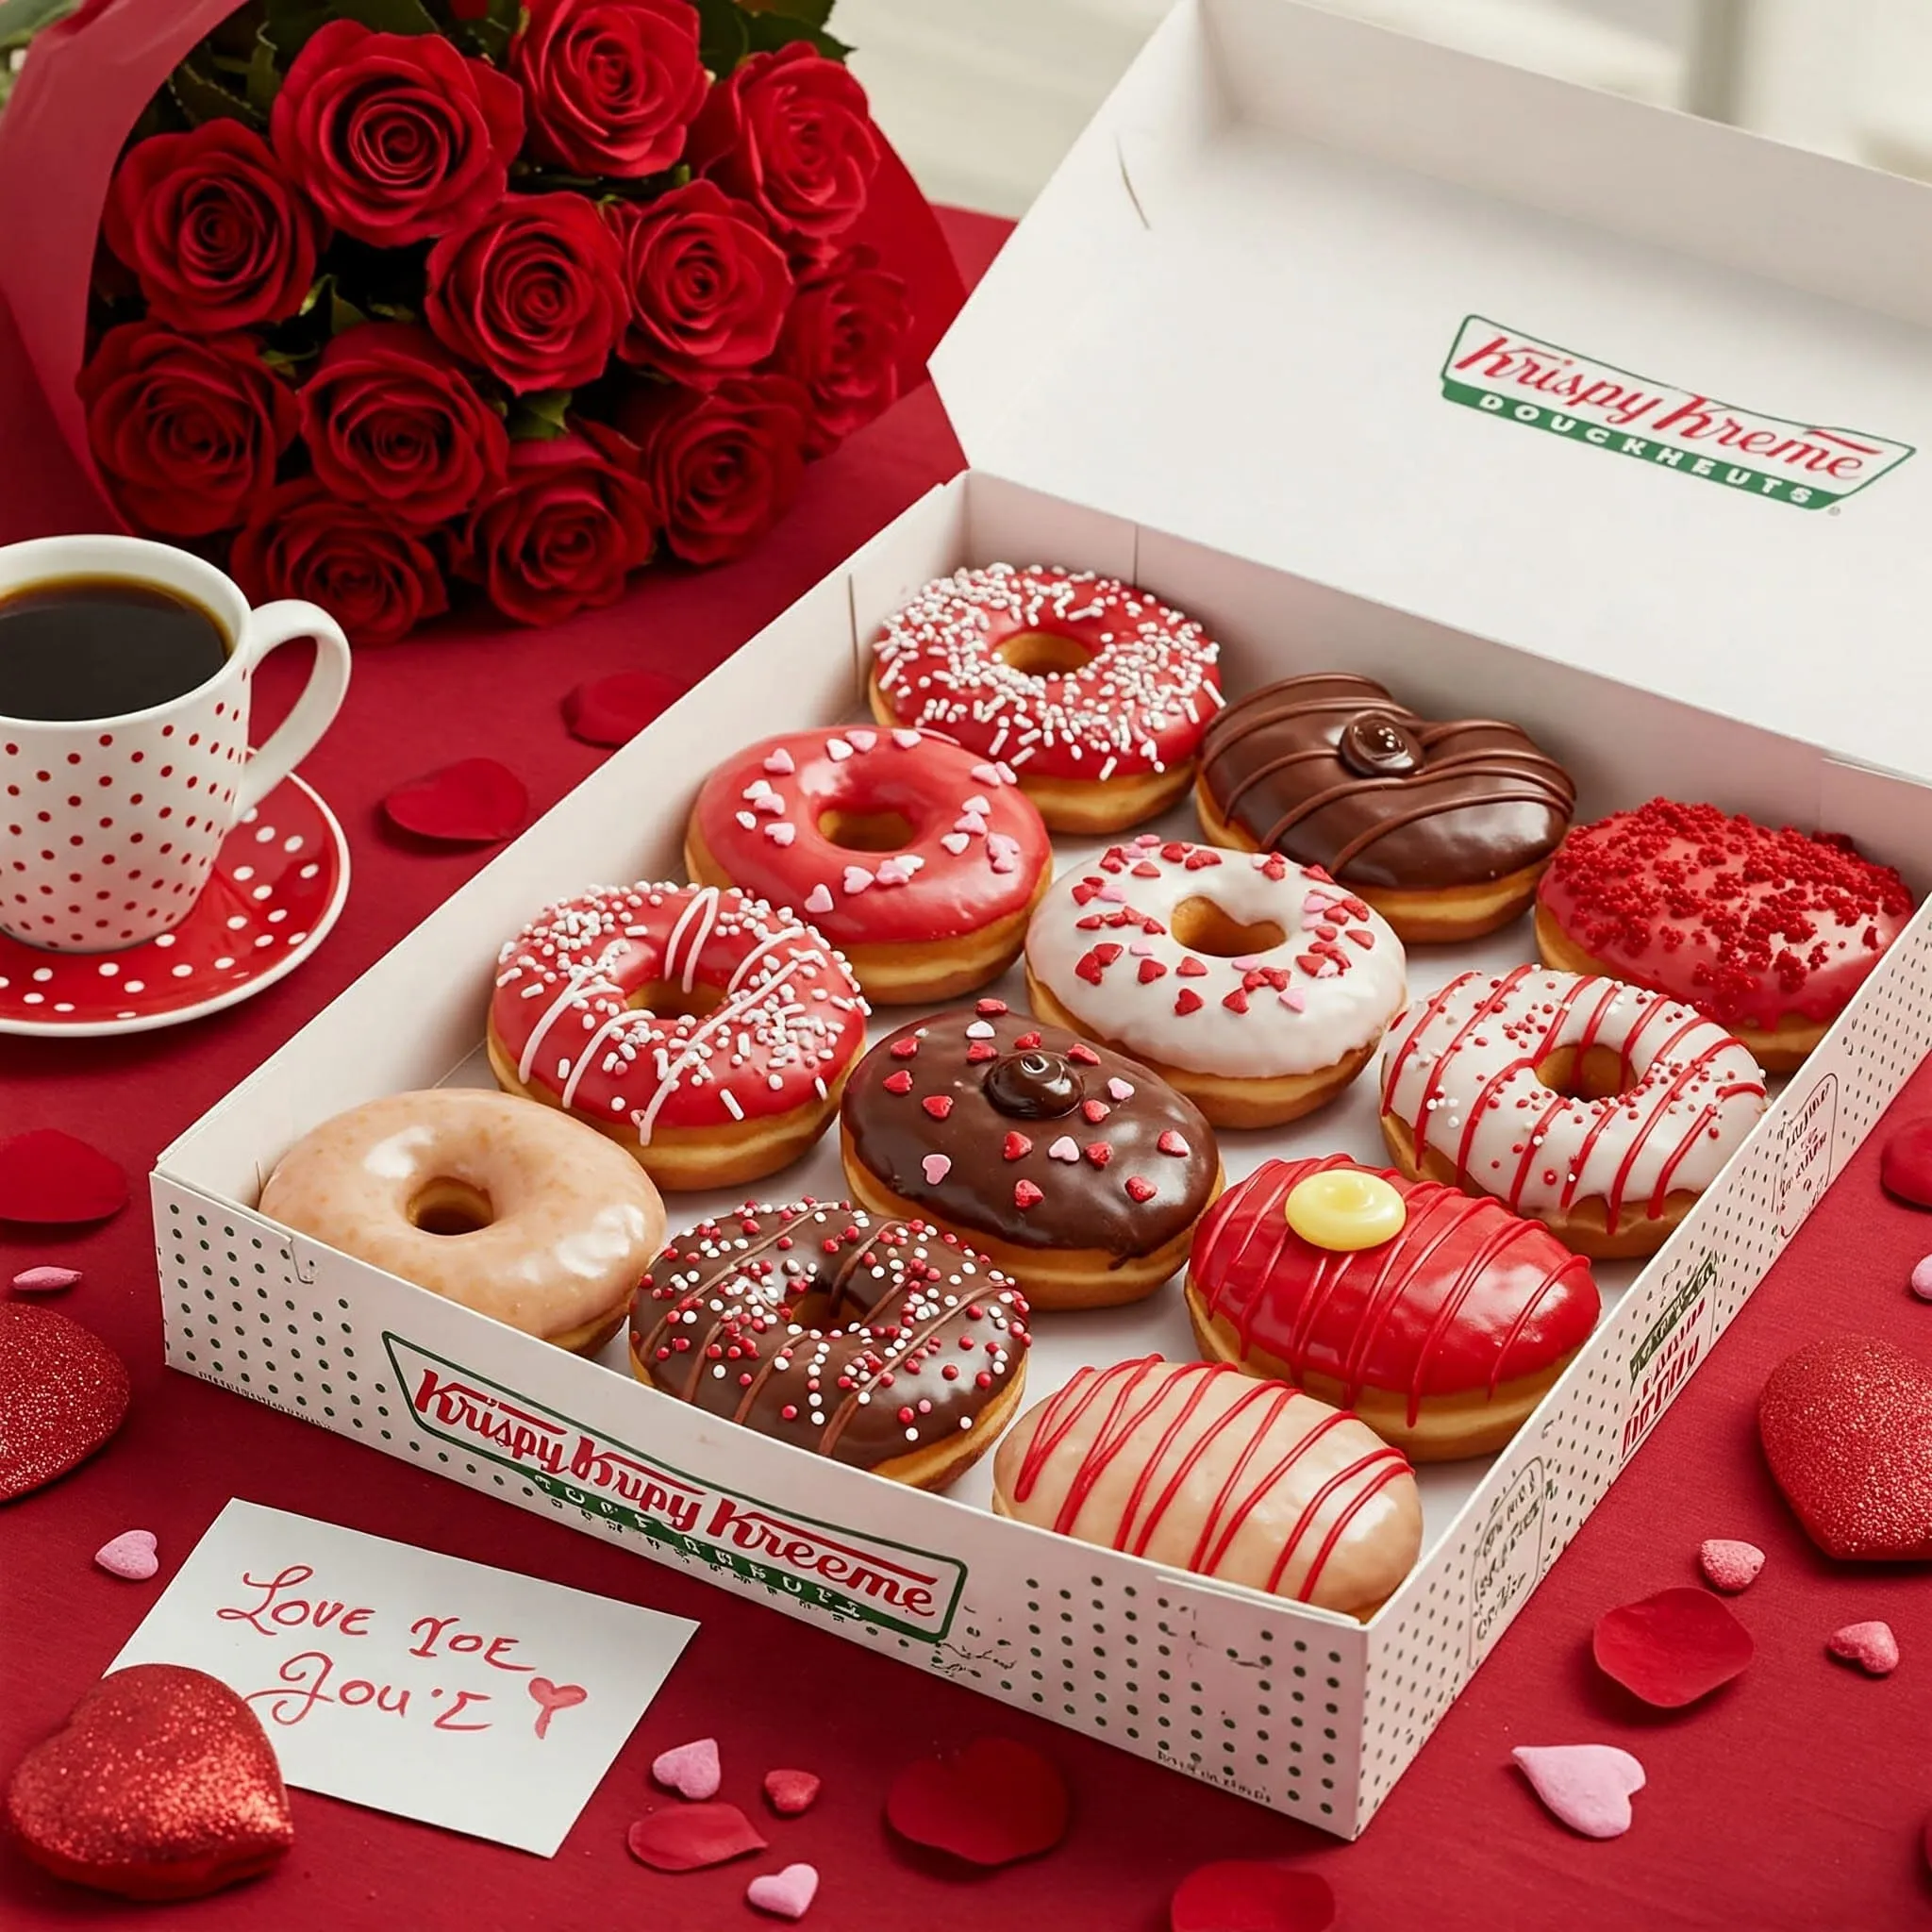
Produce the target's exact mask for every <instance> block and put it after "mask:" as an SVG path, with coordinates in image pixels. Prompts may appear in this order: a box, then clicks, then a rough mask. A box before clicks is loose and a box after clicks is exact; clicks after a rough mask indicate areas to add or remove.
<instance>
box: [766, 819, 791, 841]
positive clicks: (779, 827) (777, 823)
mask: <svg viewBox="0 0 1932 1932" xmlns="http://www.w3.org/2000/svg"><path fill="white" fill-rule="evenodd" d="M765 837H766V838H768V839H769V840H770V841H772V843H773V844H774V845H778V846H785V845H789V844H791V841H792V840H794V839H795V838H797V837H798V827H797V826H796V825H794V824H792V823H791V820H790V819H777V820H774V822H773V823H772V824H769V825H767V826H766V827H765Z"/></svg>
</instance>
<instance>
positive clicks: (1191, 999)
mask: <svg viewBox="0 0 1932 1932" xmlns="http://www.w3.org/2000/svg"><path fill="white" fill-rule="evenodd" d="M1026 984H1027V988H1028V992H1029V995H1030V999H1031V1003H1032V1007H1033V1010H1034V1011H1035V1012H1036V1013H1038V1014H1039V1015H1040V1017H1041V1019H1042V1020H1050V1021H1052V1022H1053V1023H1054V1024H1056V1025H1058V1026H1066V1027H1070V1028H1072V1029H1073V1030H1074V1032H1077V1033H1080V1034H1084V1035H1085V1036H1086V1038H1088V1039H1089V1040H1098V1041H1105V1042H1106V1043H1107V1044H1108V1045H1109V1046H1111V1047H1113V1048H1115V1049H1116V1050H1117V1051H1119V1052H1121V1053H1125V1054H1131V1055H1132V1056H1133V1057H1134V1058H1136V1059H1138V1060H1141V1061H1144V1062H1145V1063H1146V1064H1147V1065H1148V1066H1150V1067H1152V1068H1153V1069H1154V1070H1155V1072H1156V1073H1158V1074H1159V1075H1160V1076H1161V1078H1162V1079H1164V1080H1165V1081H1166V1082H1167V1083H1168V1084H1169V1085H1170V1086H1171V1087H1176V1088H1178V1089H1179V1090H1180V1091H1181V1092H1183V1093H1185V1094H1186V1095H1187V1096H1188V1098H1189V1099H1190V1100H1191V1101H1192V1102H1193V1103H1194V1105H1195V1106H1196V1107H1198V1108H1200V1109H1201V1111H1202V1112H1203V1113H1205V1114H1206V1115H1207V1116H1208V1119H1209V1120H1210V1121H1212V1122H1213V1123H1214V1124H1215V1125H1216V1126H1217V1127H1264V1126H1272V1125H1274V1124H1278V1123H1280V1122H1282V1121H1291V1120H1295V1119H1298V1118H1299V1117H1300V1116H1301V1115H1303V1114H1306V1113H1310V1112H1312V1111H1313V1110H1314V1109H1315V1108H1318V1107H1320V1106H1322V1105H1323V1104H1324V1102H1326V1101H1328V1100H1331V1099H1333V1098H1334V1097H1335V1095H1336V1094H1338V1093H1340V1092H1341V1091H1342V1089H1343V1088H1345V1087H1346V1086H1347V1085H1348V1083H1349V1082H1350V1081H1351V1080H1353V1079H1354V1078H1355V1076H1356V1074H1358V1073H1359V1072H1360V1071H1361V1069H1362V1068H1363V1067H1365V1066H1366V1065H1367V1064H1368V1062H1369V1060H1370V1058H1371V1057H1372V1056H1373V1055H1374V1051H1375V1046H1376V1043H1377V1042H1378V1041H1380V1040H1381V1038H1382V1035H1383V1033H1384V1031H1385V1030H1386V1029H1387V1027H1388V1024H1389V1023H1390V1021H1391V1020H1392V1019H1393V1018H1394V1017H1395V1015H1396V1014H1397V1013H1399V1012H1400V1011H1401V1010H1402V1008H1403V1005H1404V1003H1405V1001H1406V1000H1407V976H1406V962H1405V959H1404V955H1403V950H1402V942H1401V941H1400V940H1398V939H1397V938H1396V937H1395V934H1394V932H1393V931H1392V930H1391V927H1390V925H1389V924H1388V922H1387V921H1386V920H1385V919H1383V917H1382V916H1381V914H1380V913H1378V912H1375V911H1374V910H1373V909H1371V908H1370V907H1369V906H1367V905H1366V904H1365V903H1364V902H1363V901H1362V900H1360V899H1358V898H1357V897H1356V895H1355V894H1354V893H1353V892H1351V891H1349V890H1348V889H1347V888H1346V887H1345V886H1338V885H1337V884H1336V883H1335V882H1334V881H1333V880H1332V879H1331V878H1330V877H1329V876H1328V874H1326V873H1324V872H1321V871H1318V870H1311V869H1308V868H1306V867H1303V866H1299V865H1296V864H1294V863H1293V862H1292V861H1291V860H1289V859H1286V858H1282V857H1281V856H1280V855H1279V854H1278V853H1274V852H1223V851H1217V850H1216V849H1215V848H1214V847H1213V846H1211V845H1190V844H1187V843H1184V842H1183V841H1179V840H1174V839H1170V840H1164V841H1163V840H1161V839H1160V838H1158V837H1157V836H1156V835H1155V834H1154V833H1151V832H1143V833H1142V834H1141V836H1140V837H1139V838H1138V839H1136V840H1134V841H1132V842H1131V843H1129V844H1122V845H1114V846H1110V847H1109V848H1108V850H1107V851H1106V852H1103V853H1102V854H1101V855H1100V857H1099V858H1098V859H1096V860H1095V861H1094V862H1093V864H1092V865H1091V867H1085V866H1076V867H1075V868H1074V870H1072V871H1071V872H1067V873H1063V874H1061V875H1060V876H1059V878H1058V879H1057V880H1056V881H1055V882H1054V887H1053V890H1052V891H1050V892H1049V893H1048V894H1047V896H1046V898H1045V899H1044V900H1043V901H1042V902H1041V907H1040V910H1039V911H1038V912H1036V913H1035V914H1034V915H1033V924H1031V925H1030V926H1029V927H1028V928H1027V932H1026Z"/></svg>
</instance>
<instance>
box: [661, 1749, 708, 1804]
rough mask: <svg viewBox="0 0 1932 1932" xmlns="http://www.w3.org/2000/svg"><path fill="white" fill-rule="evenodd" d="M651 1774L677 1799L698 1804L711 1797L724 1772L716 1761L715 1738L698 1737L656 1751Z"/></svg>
mask: <svg viewBox="0 0 1932 1932" xmlns="http://www.w3.org/2000/svg"><path fill="white" fill-rule="evenodd" d="M651 1775H652V1776H653V1777H654V1778H656V1779H657V1781H658V1783H659V1784H660V1785H662V1786H663V1787H664V1789H665V1790H667V1791H675V1792H676V1793H677V1795H678V1796H679V1797H680V1798H692V1799H696V1800H699V1801H702V1800H704V1799H706V1798H715V1797H716V1796H717V1795H718V1787H719V1786H720V1785H722V1784H723V1783H724V1766H723V1765H721V1764H720V1763H719V1761H718V1740H717V1739H716V1738H699V1739H696V1740H694V1741H692V1742H691V1743H689V1744H679V1745H677V1746H675V1748H674V1749H672V1750H669V1751H664V1752H660V1753H659V1754H658V1757H656V1758H655V1759H654V1760H653V1761H652V1764H651Z"/></svg>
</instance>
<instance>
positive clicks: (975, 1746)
mask: <svg viewBox="0 0 1932 1932" xmlns="http://www.w3.org/2000/svg"><path fill="white" fill-rule="evenodd" d="M1067 1816H1068V1805H1067V1787H1066V1784H1065V1782H1064V1781H1063V1780H1062V1778H1061V1777H1060V1774H1059V1773H1058V1771H1057V1770H1056V1769H1055V1768H1054V1766H1053V1764H1052V1763H1051V1761H1050V1760H1048V1759H1047V1758H1045V1757H1041V1755H1040V1753H1039V1752H1038V1751H1035V1750H1034V1749H1033V1748H1032V1747H1031V1746H1030V1745H1027V1744H1022V1743H1020V1742H1019V1741H1018V1740H1015V1739H1011V1738H975V1739H974V1740H973V1741H972V1742H971V1743H970V1744H968V1745H967V1746H966V1748H965V1749H964V1750H963V1751H960V1752H959V1753H958V1754H957V1755H956V1756H954V1757H925V1758H921V1759H920V1760H919V1761H918V1762H917V1763H914V1764H909V1765H908V1766H907V1767H906V1769H905V1770H904V1771H902V1772H901V1773H900V1774H899V1775H898V1776H897V1777H896V1778H894V1779H893V1780H892V1788H891V1790H890V1791H889V1792H888V1793H887V1795H886V1822H887V1824H890V1825H891V1827H892V1829H893V1830H894V1831H896V1832H897V1833H898V1834H899V1836H900V1837H901V1838H907V1839H910V1840H912V1842H913V1843H914V1844H920V1845H928V1846H930V1847H931V1848H932V1849H933V1850H935V1851H941V1852H950V1853H951V1854H952V1855H953V1857H956V1858H964V1859H965V1860H966V1861H967V1862H968V1863H969V1864H973V1865H1010V1864H1011V1863H1013V1862H1014V1860H1015V1859H1018V1858H1031V1857H1037V1856H1038V1855H1039V1854H1040V1853H1041V1852H1050V1851H1051V1850H1052V1849H1053V1848H1054V1846H1055V1845H1057V1844H1058V1843H1059V1841H1060V1840H1061V1839H1062V1838H1064V1837H1065V1836H1066V1830H1067Z"/></svg>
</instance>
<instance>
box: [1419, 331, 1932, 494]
mask: <svg viewBox="0 0 1932 1932" xmlns="http://www.w3.org/2000/svg"><path fill="white" fill-rule="evenodd" d="M1442 394H1443V396H1444V397H1445V398H1446V399H1447V400H1448V401H1450V402H1452V403H1460V404H1462V405H1464V406H1465V407H1466V408H1472V409H1479V410H1481V411H1482V412H1483V413H1484V414H1485V415H1490V416H1494V417H1496V418H1497V419H1498V420H1499V421H1501V422H1505V423H1520V424H1523V425H1524V426H1525V427H1527V428H1531V429H1542V430H1547V431H1548V432H1549V433H1550V434H1551V435H1553V436H1563V437H1568V438H1569V439H1570V440H1571V441H1574V442H1582V443H1587V444H1590V445H1591V446H1593V447H1595V448H1597V449H1606V450H1609V451H1610V452H1611V453H1612V454H1614V455H1616V456H1621V457H1629V458H1634V459H1635V460H1636V461H1638V462H1641V463H1650V464H1652V465H1654V466H1655V467H1657V468H1658V469H1665V470H1675V471H1676V472H1677V473H1678V474H1679V475H1685V476H1695V477H1699V478H1701V479H1702V480H1704V481H1705V482H1708V483H1716V484H1720V485H1722V486H1723V487H1724V489H1727V490H1736V491H1742V492H1743V493H1744V494H1746V495H1749V496H1760V497H1764V498H1766V499H1768V500H1769V501H1771V502H1773V503H1788V504H1790V505H1792V506H1793V507H1794V508H1799V509H1823V508H1826V507H1827V506H1829V505H1831V504H1835V503H1842V502H1843V501H1844V499H1845V498H1846V497H1848V496H1855V495H1857V492H1858V491H1860V490H1863V489H1864V488H1865V487H1866V486H1867V485H1868V484H1871V483H1875V482H1876V481H1877V480H1878V478H1879V477H1880V476H1882V475H1885V474H1886V472H1887V471H1889V470H1895V469H1897V468H1898V466H1899V465H1900V464H1901V463H1902V462H1904V461H1905V459H1906V458H1907V457H1909V456H1911V455H1912V454H1913V451H1912V447H1911V445H1910V444H1909V443H1904V442H1890V441H1887V440H1886V439H1885V438H1884V437H1882V436H1869V435H1867V434H1865V432H1863V431H1862V430H1853V429H1829V428H1825V427H1823V426H1822V425H1818V424H1809V423H1796V422H1787V421H1786V420H1785V419H1784V418H1783V417H1781V416H1764V415H1760V414H1758V413H1757V411H1756V410H1755V409H1740V408H1738V407H1737V405H1736V404H1734V403H1721V402H1719V401H1718V400H1717V399H1716V398H1715V397H1714V396H1707V395H1700V394H1699V393H1698V392H1697V391H1695V390H1688V389H1674V388H1672V387H1671V385H1670V384H1668V383H1662V382H1656V381H1653V380H1651V379H1650V378H1649V377H1648V376H1642V375H1632V374H1631V373H1630V372H1629V371H1628V370H1627V369H1617V368H1613V367H1612V366H1611V365H1610V364H1609V363H1607V362H1595V361H1592V360H1591V358H1589V357H1588V356H1579V355H1577V354H1576V353H1575V352H1574V350H1571V349H1564V348H1559V347H1558V346H1557V344H1556V343H1554V342H1543V341H1538V340H1537V339H1536V338H1535V337H1534V336H1526V335H1524V334H1523V333H1522V332H1521V331H1520V330H1517V329H1512V328H1506V327H1505V326H1504V325H1502V324H1501V323H1499V322H1491V321H1490V320H1489V318H1488V317H1487V316H1481V315H1472V316H1470V317H1469V318H1468V320H1467V321H1465V322H1464V323H1463V325H1462V327H1461V329H1460V330H1459V331H1458V332H1457V337H1456V341H1455V344H1454V346H1453V347H1452V348H1451V349H1450V351H1449V355H1448V358H1447V359H1446V360H1445V361H1444V362H1443V364H1442Z"/></svg>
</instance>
